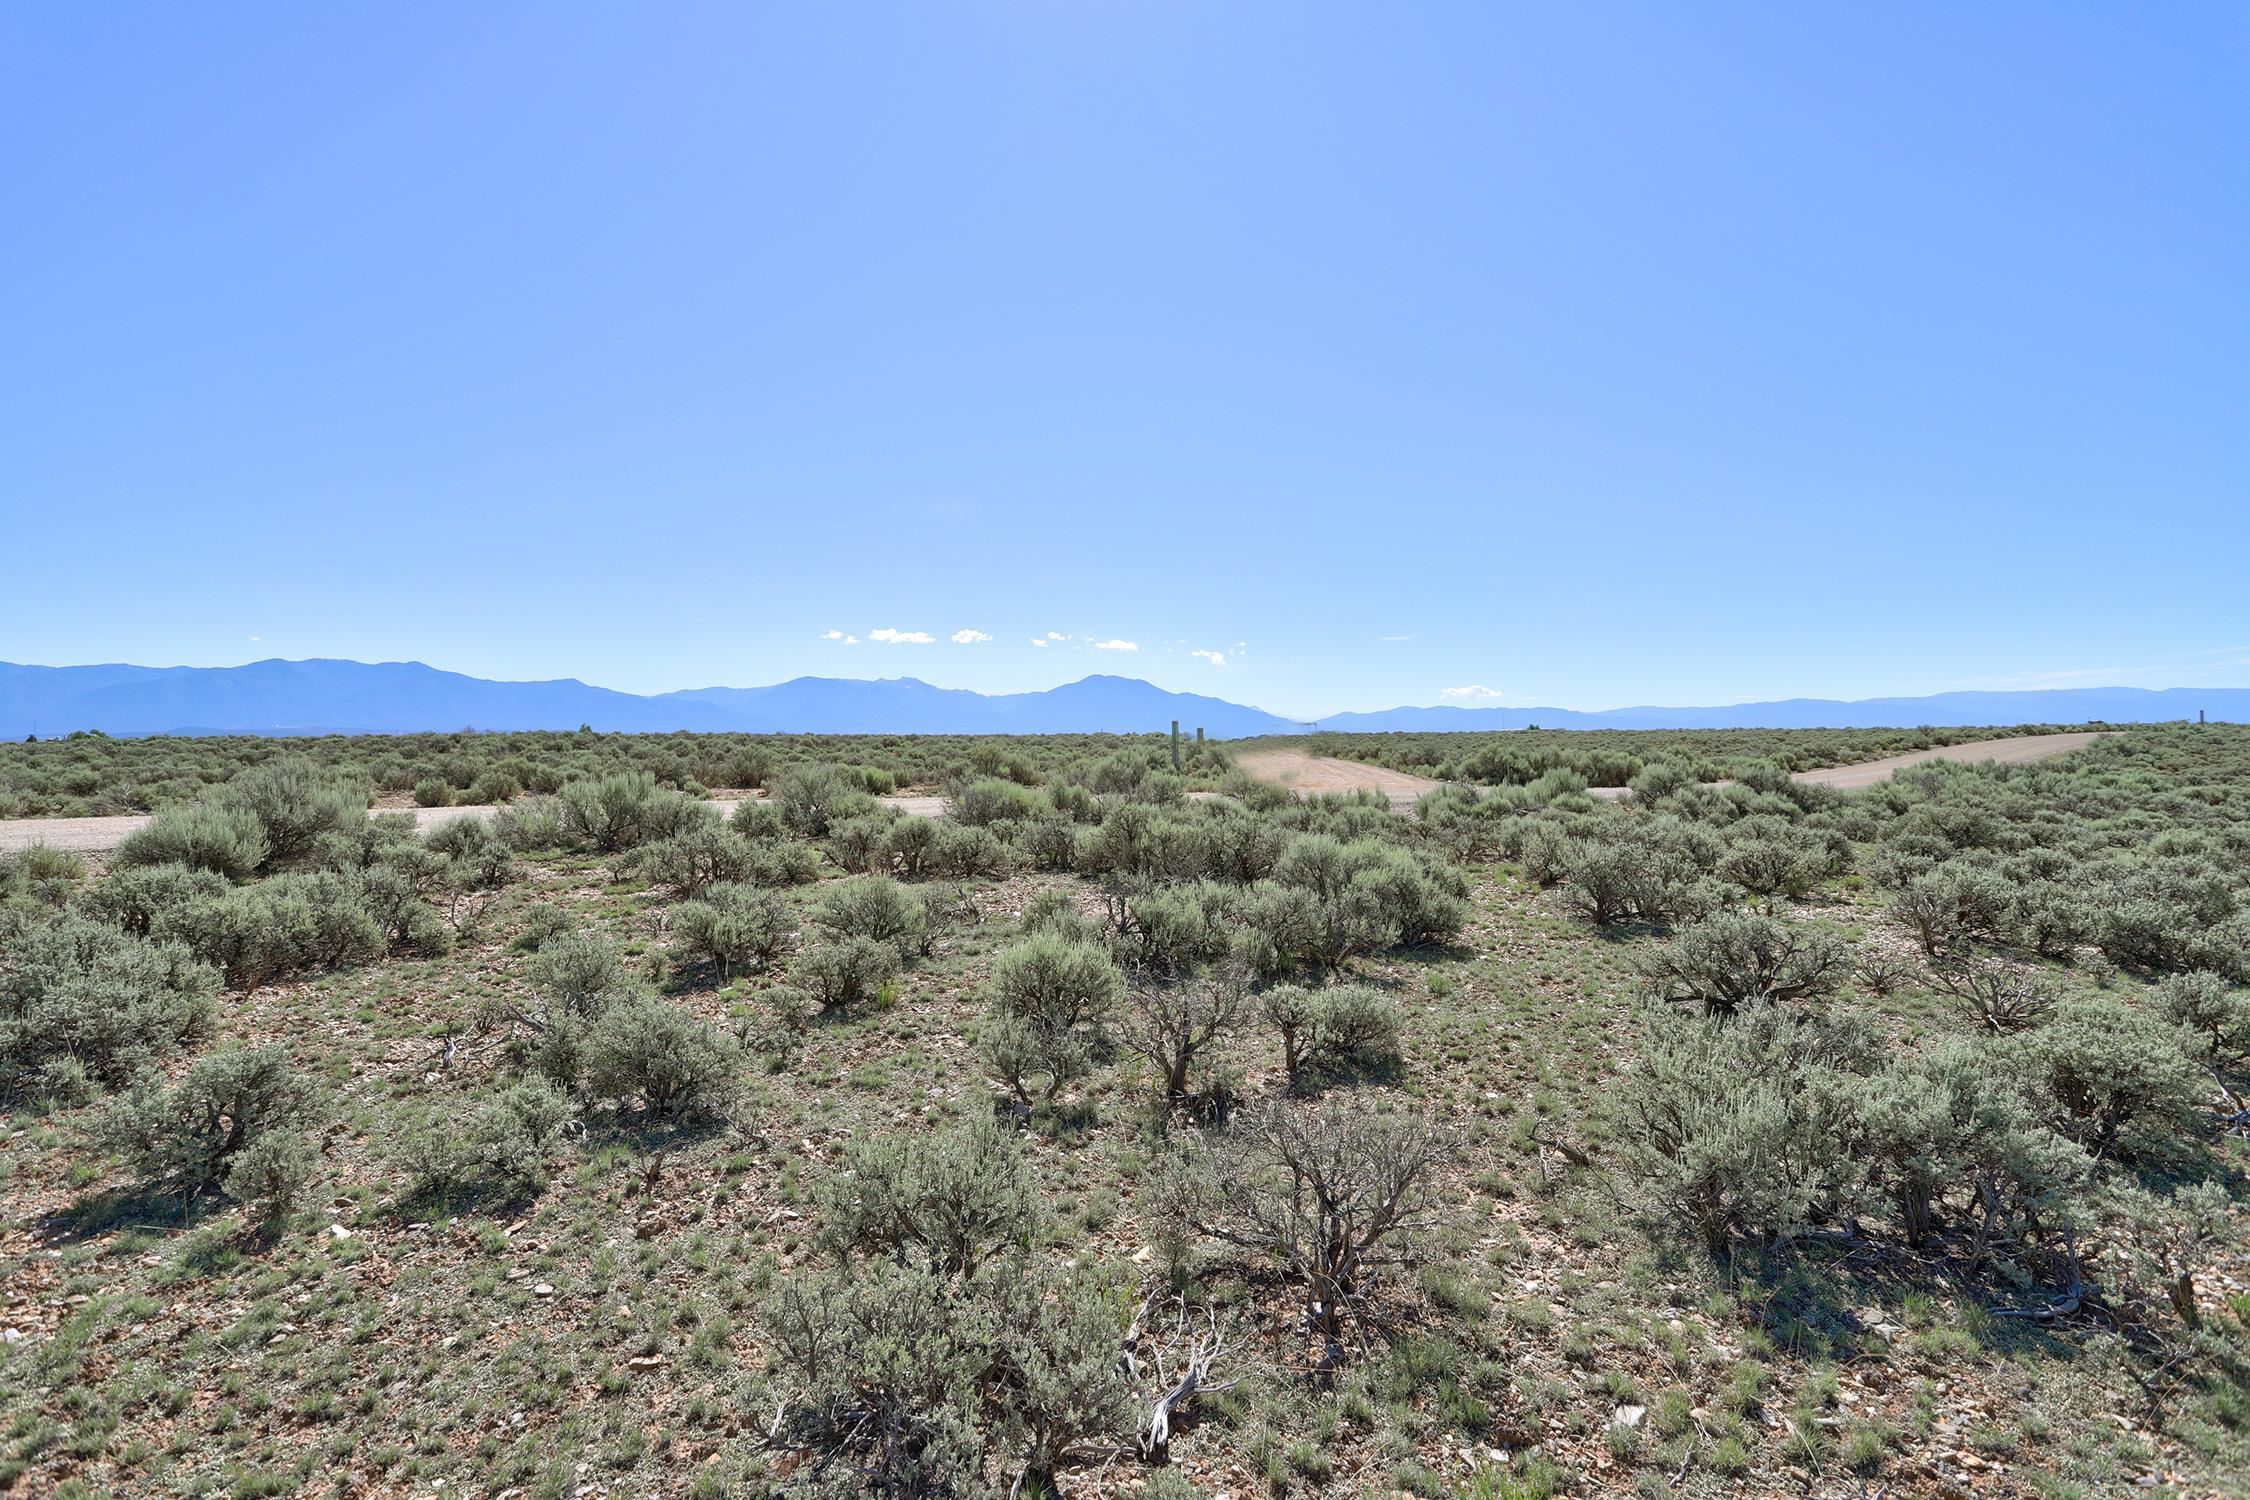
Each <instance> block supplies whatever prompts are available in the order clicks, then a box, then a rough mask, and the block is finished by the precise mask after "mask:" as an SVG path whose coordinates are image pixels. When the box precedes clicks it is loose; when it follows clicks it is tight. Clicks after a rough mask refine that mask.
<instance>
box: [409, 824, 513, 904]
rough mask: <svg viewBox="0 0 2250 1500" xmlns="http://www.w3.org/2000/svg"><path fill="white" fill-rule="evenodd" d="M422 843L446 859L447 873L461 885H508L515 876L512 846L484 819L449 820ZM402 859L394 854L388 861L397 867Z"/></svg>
mask: <svg viewBox="0 0 2250 1500" xmlns="http://www.w3.org/2000/svg"><path fill="white" fill-rule="evenodd" d="M422 843H423V847H425V848H427V849H429V850H430V851H431V852H433V853H436V854H440V855H443V856H444V857H445V859H446V861H447V864H446V867H445V873H446V874H447V875H448V876H449V877H450V878H451V879H452V880H453V881H454V883H456V884H458V885H463V886H469V887H476V888H489V887H493V886H501V885H506V884H507V883H508V881H509V880H510V879H511V878H512V877H513V875H514V873H515V861H514V859H513V857H512V856H511V854H510V852H509V849H508V845H507V844H506V843H505V842H504V841H503V840H502V839H501V837H500V835H499V833H498V832H497V831H495V830H494V828H493V826H492V824H491V822H490V821H488V820H487V819H484V818H481V817H475V816H470V817H459V818H452V819H449V820H447V821H446V822H443V823H440V824H438V826H437V827H435V828H433V829H431V830H430V832H429V834H428V836H427V837H425V838H424V839H423V840H422ZM400 858H401V853H400V852H392V853H390V854H388V855H387V856H386V861H385V862H388V863H393V864H395V863H397V862H398V861H399V860H400Z"/></svg>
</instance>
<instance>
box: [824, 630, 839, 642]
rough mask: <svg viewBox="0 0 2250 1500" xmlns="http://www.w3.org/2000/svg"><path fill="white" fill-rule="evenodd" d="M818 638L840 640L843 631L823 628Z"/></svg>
mask: <svg viewBox="0 0 2250 1500" xmlns="http://www.w3.org/2000/svg"><path fill="white" fill-rule="evenodd" d="M820 638H821V639H822V640H824V641H840V640H842V639H843V638H844V632H842V631H841V630H823V631H822V632H821V633H820Z"/></svg>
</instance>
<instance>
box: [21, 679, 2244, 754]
mask: <svg viewBox="0 0 2250 1500" xmlns="http://www.w3.org/2000/svg"><path fill="white" fill-rule="evenodd" d="M2199 712H2202V713H2207V714H2208V716H2209V717H2210V718H2212V719H2215V720H2223V721H2230V722H2240V721H2250V689H2245V688H2208V689H2204V688H2169V689H2164V690H2162V691H2152V690H2150V689H2146V688H2064V689H2051V690H2045V691H2033V692H1993V693H1940V694H1937V695H1936V696H1934V697H1927V698H1868V699H1861V700H1859V701H1856V702H1841V701H1837V700H1834V699H1824V698H1791V699H1786V700H1783V701H1780V702H1773V703H1741V704H1735V705H1733V706H1731V707H1724V708H1618V709H1607V710H1603V711H1600V712H1585V711H1581V710H1575V709H1563V708H1453V707H1443V708H1393V709H1386V710H1384V711H1382V712H1380V713H1341V714H1336V715H1334V716H1332V717H1330V718H1327V719H1323V720H1320V721H1319V725H1318V727H1319V728H1321V729H1324V730H1338V731H1354V732H1361V733H1370V732H1373V733H1380V732H1385V731H1408V730H1411V731H1416V732H1421V733H1429V732H1443V731H1451V730H1469V729H1522V728H1525V727H1527V726H1533V725H1536V726H1538V727H1540V728H1544V729H1729V728H1732V729H1751V728H1760V729H1803V728H1836V729H1844V728H1877V727H1890V726H1914V725H1929V726H1932V727H1959V726H1964V725H1980V724H2083V723H2110V724H2133V723H2154V722H2160V721H2164V720H2171V719H2192V718H2195V717H2196V716H2197V714H2198V713H2199ZM1174 719H1177V720H1179V721H1180V725H1181V727H1182V728H1183V729H1196V728H1200V729H1202V730H1204V731H1205V732H1206V733H1208V734H1210V735H1212V736H1214V737H1215V738H1219V739H1244V738H1250V737H1253V736H1257V735H1269V734H1295V733H1301V732H1303V731H1304V729H1305V728H1307V727H1308V726H1306V725H1305V724H1303V723H1301V722H1300V721H1297V720H1294V719H1288V718H1284V717H1282V716H1281V715H1279V714H1271V713H1267V712H1266V711H1264V710H1263V709H1258V708H1249V707H1245V706H1243V705H1241V704H1237V703H1228V702H1226V701H1224V700H1222V699H1218V698H1210V697H1205V696H1202V695H1200V694H1195V693H1174V692H1168V691H1166V690H1165V689H1163V688H1159V687H1156V686H1155V685H1153V684H1151V683H1147V682H1142V681H1140V680H1138V679H1137V678H1131V677H1111V676H1094V677H1087V678H1084V679H1082V680H1080V681H1078V682H1071V683H1065V684H1063V685H1062V686H1060V687H1055V688H1048V689H1046V690H1045V691H1043V692H1035V693H1000V694H987V693H975V692H969V691H967V690H965V689H961V688H940V687H933V686H931V685H930V684H929V683H926V682H922V681H920V680H919V679H916V678H912V677H892V678H883V679H880V680H876V681H862V680H856V679H848V678H834V677H798V678H794V679H792V680H791V681H788V682H781V683H776V684H774V685H773V686H771V687H756V688H729V687H711V688H690V689H686V690H684V691H680V692H672V693H659V694H653V695H642V694H637V693H621V692H616V691H613V690H611V689H609V688H599V687H592V686H589V685H588V684H586V683H583V682H579V681H577V680H576V679H574V678H562V679H558V680H555V681H550V682H492V681H488V680H486V679H484V678H480V677H469V676H464V675H463V674H461V673H459V672H444V671H440V670H438V669H437V668H435V667H428V666H424V665H423V664H422V663H420V662H379V663H367V662H355V661H324V660H314V661H279V660H275V661H259V662H251V663H249V664H248V665H245V666H239V667H135V666H124V665H105V666H86V667H38V666H17V665H13V664H9V663H5V662H0V736H4V737H6V738H9V739H22V738H23V737H25V736H26V735H34V734H35V735H38V736H40V737H42V738H48V737H53V736H57V735H63V734H68V733H70V732H71V731H73V730H82V729H83V730H100V731H102V732H103V733H105V734H111V735H150V734H272V735H292V734H351V733H357V734H406V733H413V732H416V731H421V730H456V729H479V730H494V731H497V730H514V729H576V728H577V727H578V726H579V725H581V724H586V725H591V726H592V727H593V728H595V729H598V730H601V731H604V732H605V733H606V732H620V731H621V732H625V733H636V734H663V733H669V732H671V731H673V730H682V729H685V730H702V731H732V732H737V733H742V732H748V733H769V734H770V733H795V734H1072V733H1084V734H1093V733H1118V734H1127V733H1140V732H1146V731H1152V730H1162V729H1165V728H1167V727H1169V725H1170V724H1171V721H1172V720H1174Z"/></svg>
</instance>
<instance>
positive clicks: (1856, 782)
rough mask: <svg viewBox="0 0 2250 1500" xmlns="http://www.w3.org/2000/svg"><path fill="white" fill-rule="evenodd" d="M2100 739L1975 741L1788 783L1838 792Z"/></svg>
mask: <svg viewBox="0 0 2250 1500" xmlns="http://www.w3.org/2000/svg"><path fill="white" fill-rule="evenodd" d="M2101 737H2102V731H2100V730H2098V729H2095V730H2084V731H2080V732H2079V733H2076V734H2026V735H2018V736H2017V737H2016V738H2014V739H2009V740H1976V741H1974V742H1972V743H1970V744H1966V745H1943V746H1940V747H1939V748H1937V749H1935V750H1915V751H1912V752H1910V753H1909V754H1906V755H1886V756H1885V757H1883V758H1882V759H1881V760H1863V761H1861V762H1859V764H1857V765H1851V766H1823V767H1821V768H1820V769H1819V770H1817V771H1799V772H1798V773H1797V774H1796V775H1795V776H1794V777H1792V778H1791V779H1792V780H1795V781H1802V782H1804V783H1805V784H1806V785H1808V786H1832V787H1835V788H1837V789H1838V790H1841V791H1850V790H1851V789H1852V788H1853V787H1862V786H1873V785H1874V784H1875V783H1876V782H1878V781H1888V780H1890V779H1891V773H1892V772H1893V771H1903V770H1905V769H1906V768H1907V767H1908V766H1919V765H1926V764H1928V763H1929V762H1930V761H1933V760H1958V761H1967V762H1969V763H1970V764H1972V765H1973V764H1976V763H1977V762H1980V761H1987V760H1989V761H1991V762H1992V763H1993V764H1995V765H2002V766H2022V765H2029V764H2030V763H2031V762H2033V761H2035V760H2046V759H2048V758H2049V757H2051V756H2056V755H2068V754H2069V753H2070V752H2071V751H2073V750H2083V749H2085V748H2086V747H2087V746H2088V745H2091V744H2092V743H2093V742H2094V741H2096V740H2098V739H2100V738H2101Z"/></svg>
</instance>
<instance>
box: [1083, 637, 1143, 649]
mask: <svg viewBox="0 0 2250 1500" xmlns="http://www.w3.org/2000/svg"><path fill="white" fill-rule="evenodd" d="M1094 649H1095V650H1096V651H1138V650H1140V649H1141V647H1140V642H1138V641H1114V640H1113V641H1096V642H1094Z"/></svg>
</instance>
